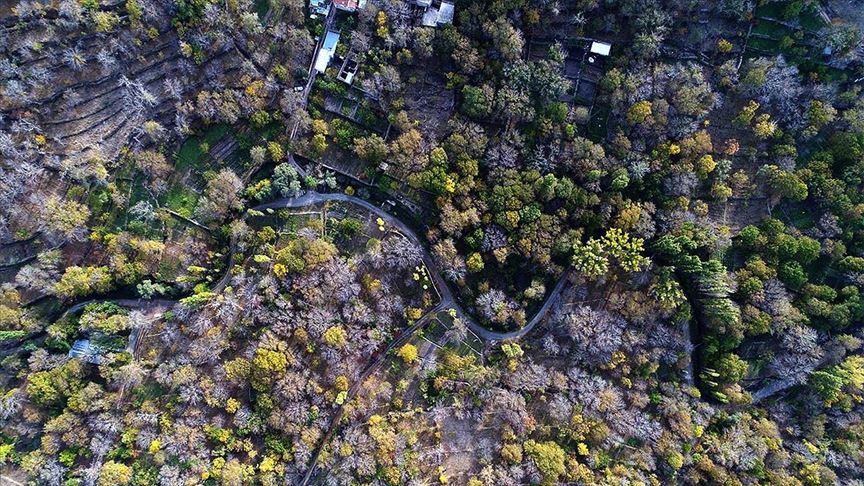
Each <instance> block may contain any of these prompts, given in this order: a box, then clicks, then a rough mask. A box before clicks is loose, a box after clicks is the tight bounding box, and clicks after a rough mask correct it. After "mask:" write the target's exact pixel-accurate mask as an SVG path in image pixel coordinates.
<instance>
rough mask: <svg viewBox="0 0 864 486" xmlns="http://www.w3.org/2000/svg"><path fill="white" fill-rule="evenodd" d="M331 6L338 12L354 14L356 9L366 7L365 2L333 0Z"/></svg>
mask: <svg viewBox="0 0 864 486" xmlns="http://www.w3.org/2000/svg"><path fill="white" fill-rule="evenodd" d="M333 5H336V8H338V9H339V10H344V11H346V12H355V11H356V10H357V9H358V8H363V7H364V6H366V0H333Z"/></svg>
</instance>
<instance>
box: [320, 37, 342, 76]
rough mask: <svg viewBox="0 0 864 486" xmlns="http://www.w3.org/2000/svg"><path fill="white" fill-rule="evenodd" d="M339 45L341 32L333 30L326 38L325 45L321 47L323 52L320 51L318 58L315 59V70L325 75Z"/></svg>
mask: <svg viewBox="0 0 864 486" xmlns="http://www.w3.org/2000/svg"><path fill="white" fill-rule="evenodd" d="M338 43H339V32H333V31H332V30H330V31H328V32H327V35H326V36H324V43H323V44H322V45H321V50H319V51H318V57H316V58H315V70H316V71H318V72H319V73H323V72H324V71H326V70H327V66H328V65H329V64H330V60H331V59H333V55H334V54H335V53H336V45H337V44H338Z"/></svg>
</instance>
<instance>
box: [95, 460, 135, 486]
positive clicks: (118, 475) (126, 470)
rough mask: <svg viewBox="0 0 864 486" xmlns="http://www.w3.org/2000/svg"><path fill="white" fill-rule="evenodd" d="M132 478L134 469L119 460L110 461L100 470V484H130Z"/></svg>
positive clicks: (113, 485) (98, 482)
mask: <svg viewBox="0 0 864 486" xmlns="http://www.w3.org/2000/svg"><path fill="white" fill-rule="evenodd" d="M131 480H132V469H131V468H130V467H129V466H127V465H125V464H121V463H119V462H114V461H108V462H106V463H105V464H103V465H102V469H100V470H99V480H98V481H97V483H96V484H97V485H98V486H117V485H125V484H129V482H130V481H131Z"/></svg>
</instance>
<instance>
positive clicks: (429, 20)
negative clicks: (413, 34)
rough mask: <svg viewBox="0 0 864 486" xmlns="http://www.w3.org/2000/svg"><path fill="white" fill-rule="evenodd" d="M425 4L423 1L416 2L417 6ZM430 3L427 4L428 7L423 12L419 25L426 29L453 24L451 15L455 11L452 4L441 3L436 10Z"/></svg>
mask: <svg viewBox="0 0 864 486" xmlns="http://www.w3.org/2000/svg"><path fill="white" fill-rule="evenodd" d="M425 4H426V2H425V1H423V0H417V5H418V6H423V5H425ZM431 4H432V3H431V1H430V2H429V3H428V5H430V6H428V7H425V8H426V11H425V12H423V17H422V18H421V20H420V25H423V26H426V27H438V26H441V25H447V24H452V23H453V14H454V11H455V7H454V5H453V4H452V3H449V2H441V5H439V6H438V7H437V8H436V7H432V6H431Z"/></svg>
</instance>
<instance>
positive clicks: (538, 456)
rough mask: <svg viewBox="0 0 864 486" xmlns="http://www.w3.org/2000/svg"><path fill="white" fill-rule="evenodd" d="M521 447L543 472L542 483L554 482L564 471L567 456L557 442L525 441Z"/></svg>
mask: <svg viewBox="0 0 864 486" xmlns="http://www.w3.org/2000/svg"><path fill="white" fill-rule="evenodd" d="M522 448H523V449H524V450H525V453H526V454H527V455H528V457H530V458H531V460H533V461H534V465H536V466H537V469H538V470H539V471H540V473H541V474H543V484H547V485H548V484H554V483H556V482H557V481H558V478H559V477H561V476H562V475H563V474H564V473H565V472H566V471H567V466H566V460H567V456H566V454H565V453H564V449H562V448H561V446H560V445H558V443H557V442H553V441H546V442H536V441H534V440H529V441H526V442H525V443H524V444H523V445H522Z"/></svg>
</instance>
